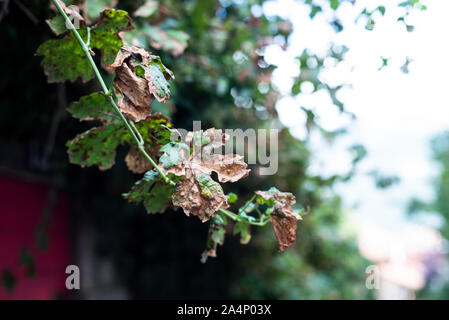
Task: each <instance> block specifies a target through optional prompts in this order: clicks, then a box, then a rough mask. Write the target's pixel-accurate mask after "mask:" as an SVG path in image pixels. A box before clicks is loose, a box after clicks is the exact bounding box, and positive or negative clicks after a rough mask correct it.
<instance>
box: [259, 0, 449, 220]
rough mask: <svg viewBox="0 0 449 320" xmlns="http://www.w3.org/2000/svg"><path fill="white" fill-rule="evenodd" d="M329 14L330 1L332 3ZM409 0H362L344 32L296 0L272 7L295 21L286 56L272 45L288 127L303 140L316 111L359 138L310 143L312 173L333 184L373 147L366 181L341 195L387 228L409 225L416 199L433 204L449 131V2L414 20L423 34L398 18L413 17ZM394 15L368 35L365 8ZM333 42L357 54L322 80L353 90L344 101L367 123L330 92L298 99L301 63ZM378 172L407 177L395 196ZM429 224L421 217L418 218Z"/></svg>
mask: <svg viewBox="0 0 449 320" xmlns="http://www.w3.org/2000/svg"><path fill="white" fill-rule="evenodd" d="M322 2H323V3H324V6H326V4H328V1H327V0H325V1H322ZM399 2H400V1H392V0H383V1H382V0H371V1H356V5H355V6H352V5H351V4H350V3H343V4H342V5H341V6H340V7H339V8H338V10H337V16H338V17H339V18H340V20H341V21H342V22H343V24H344V30H343V31H342V32H341V33H338V34H337V33H335V32H334V31H333V28H332V27H331V26H329V21H330V15H328V13H329V12H330V10H329V11H328V12H326V11H325V14H318V15H317V16H316V17H315V18H314V19H313V20H311V19H310V18H309V17H308V13H309V9H308V7H306V6H304V5H303V4H301V3H296V2H295V1H293V0H279V1H277V2H269V3H267V4H266V5H265V6H264V11H265V12H266V13H267V14H271V13H273V14H279V15H280V16H283V17H289V18H290V19H291V21H292V22H293V24H294V32H293V34H292V35H291V37H290V40H289V46H288V49H287V51H286V52H283V51H282V50H280V49H279V48H278V47H275V46H272V47H270V48H268V49H267V51H266V59H267V60H268V62H271V63H273V64H275V65H277V66H278V69H277V70H276V71H275V73H274V74H273V82H274V83H275V84H276V85H277V86H278V87H279V89H280V90H281V92H283V93H284V94H285V95H286V96H285V98H283V99H281V100H280V101H279V103H278V105H277V106H276V107H277V110H278V112H279V115H280V119H281V122H282V123H283V124H284V125H286V126H288V127H290V128H291V132H292V133H293V134H294V135H295V136H296V137H297V138H299V139H304V138H305V137H306V131H305V126H304V123H305V119H306V117H305V114H304V112H302V111H301V109H300V107H301V106H304V107H306V108H309V109H313V110H314V111H315V113H316V114H317V115H318V121H319V123H320V124H321V125H322V126H323V127H324V128H325V129H329V130H333V129H338V128H342V127H345V126H347V127H348V129H349V133H348V134H346V135H343V136H341V137H340V138H339V139H337V140H336V142H335V143H334V144H333V145H329V144H328V143H327V142H325V141H324V140H323V138H322V137H321V136H320V134H319V133H318V132H315V133H312V135H311V136H310V137H309V140H310V147H311V148H312V149H313V150H314V153H313V155H314V158H313V162H312V165H311V167H310V168H309V170H310V173H313V174H319V175H322V176H329V175H332V174H334V173H345V172H347V171H348V170H349V168H350V161H351V156H350V154H349V153H348V152H347V148H348V147H350V146H351V145H353V144H355V143H361V144H363V145H364V146H365V147H366V148H367V151H368V156H367V158H365V160H363V161H362V162H361V163H360V164H359V171H358V172H359V173H358V175H357V176H356V177H355V178H353V180H352V181H351V182H349V183H345V184H340V185H338V186H337V191H338V192H339V193H340V194H341V195H343V198H344V200H345V204H346V206H347V208H348V209H352V211H351V216H353V217H355V218H356V219H359V220H362V221H366V220H371V221H373V222H376V223H378V224H380V225H382V226H384V227H387V228H396V227H397V226H398V224H403V223H404V222H405V217H406V205H407V203H408V202H409V200H410V198H411V197H413V196H418V197H420V198H423V199H431V198H432V197H433V194H434V193H433V192H434V190H433V186H432V179H434V178H435V176H436V175H437V174H438V167H437V166H436V163H435V162H433V160H432V155H431V149H430V140H431V139H432V138H433V137H434V136H435V135H437V134H439V133H441V132H443V131H444V130H447V129H449V97H448V95H447V91H448V90H447V82H448V81H447V75H448V74H449V60H448V57H449V41H446V40H445V37H446V35H447V34H449V25H447V24H446V22H445V21H446V16H447V13H448V12H449V1H447V0H433V1H427V2H425V1H424V3H425V4H426V5H427V7H428V9H427V11H418V10H415V11H413V12H412V13H411V15H410V16H409V17H408V19H407V20H406V21H407V23H408V24H411V25H414V26H415V31H414V32H406V30H405V26H404V24H403V23H400V22H397V18H398V17H399V16H402V15H403V12H404V9H403V8H398V7H397V4H398V3H399ZM380 4H382V5H384V6H385V7H386V14H385V17H382V16H380V14H379V15H378V16H375V21H376V25H375V28H374V30H373V31H368V30H366V29H365V28H364V23H365V22H364V21H360V22H359V23H358V24H355V23H354V20H355V18H356V17H357V16H358V14H359V13H360V12H361V11H362V10H363V8H364V7H365V6H369V7H368V8H369V9H370V8H371V9H374V8H376V7H377V6H378V5H380ZM330 41H333V42H335V43H337V44H342V45H347V46H348V47H349V48H350V51H349V52H348V53H347V54H346V59H345V62H343V63H340V64H338V65H337V66H334V63H333V61H331V60H329V61H326V65H327V66H329V68H328V69H327V70H326V71H325V72H324V74H323V75H322V80H324V81H326V82H327V83H329V84H330V85H332V86H333V85H338V84H342V83H348V84H351V85H352V88H348V89H342V90H341V91H340V92H339V93H340V94H339V95H338V97H339V98H340V100H341V101H342V102H343V103H344V104H345V108H346V109H347V110H348V111H351V112H353V113H354V114H355V115H356V116H357V119H356V120H355V121H352V122H351V119H350V118H349V117H348V116H346V115H342V114H340V113H339V111H338V109H337V107H335V106H333V105H332V103H331V100H330V98H329V96H328V95H327V93H326V92H324V91H322V92H316V93H313V94H300V95H299V96H296V97H290V96H288V94H289V92H288V91H289V88H290V85H291V83H292V77H294V76H296V75H297V73H298V72H299V71H298V67H297V64H296V63H295V61H294V57H295V56H298V55H299V54H300V53H301V52H302V50H303V49H304V48H309V49H311V51H312V52H314V53H317V54H320V55H323V56H324V53H325V52H326V50H327V48H328V47H329V43H330ZM381 56H383V57H388V58H390V61H389V65H388V66H387V67H385V68H384V69H383V70H381V71H378V69H379V67H380V66H381V64H382V60H381V58H380V57H381ZM407 56H408V57H410V58H411V59H413V62H412V63H411V64H410V65H409V70H410V73H409V74H404V73H402V72H401V71H400V66H402V65H403V64H404V62H405V59H406V57H407ZM373 170H378V171H379V172H380V173H382V174H386V175H397V176H398V177H400V179H401V182H400V183H399V184H397V185H395V186H393V187H390V188H387V189H385V190H382V189H377V188H376V187H375V183H374V179H373V177H372V176H369V175H367V173H368V172H370V171H373ZM418 219H419V218H418ZM418 222H419V223H424V224H427V225H430V226H432V225H433V226H435V225H438V224H437V222H438V220H436V219H431V218H429V217H427V218H426V219H424V220H418Z"/></svg>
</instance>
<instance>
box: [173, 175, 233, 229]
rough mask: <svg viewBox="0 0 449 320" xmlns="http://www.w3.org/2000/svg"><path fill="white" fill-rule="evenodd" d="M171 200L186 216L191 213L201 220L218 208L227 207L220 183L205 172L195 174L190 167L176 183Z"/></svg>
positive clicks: (205, 219)
mask: <svg viewBox="0 0 449 320" xmlns="http://www.w3.org/2000/svg"><path fill="white" fill-rule="evenodd" d="M172 200H173V205H174V206H177V207H181V208H183V210H184V213H185V214H186V215H187V216H189V215H190V213H192V214H193V215H195V216H197V217H198V218H199V219H200V220H201V221H202V222H205V221H207V220H209V219H210V218H211V217H212V216H213V215H214V214H215V212H217V210H218V209H220V208H222V209H226V208H228V207H229V205H228V203H227V202H226V200H227V198H226V196H225V195H224V193H223V189H222V188H221V186H220V184H219V183H217V182H215V181H214V180H212V178H211V177H210V176H208V175H206V174H200V175H198V176H195V174H194V173H193V172H192V170H191V169H187V170H186V174H185V178H184V179H182V180H180V181H178V183H177V184H176V186H175V190H174V192H173V197H172Z"/></svg>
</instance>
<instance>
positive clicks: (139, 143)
mask: <svg viewBox="0 0 449 320" xmlns="http://www.w3.org/2000/svg"><path fill="white" fill-rule="evenodd" d="M53 3H54V4H55V6H56V8H58V11H59V13H60V14H61V15H62V16H63V17H64V19H65V21H66V25H68V26H69V29H70V30H71V31H72V33H73V34H74V35H75V38H76V40H78V43H79V44H80V46H81V49H82V50H83V52H84V54H85V55H86V57H87V60H89V63H90V65H91V67H92V69H93V70H94V73H95V76H96V77H97V79H98V82H99V83H100V86H101V89H102V90H103V93H104V94H105V95H107V96H108V97H109V101H110V102H111V105H112V107H113V108H114V110H115V111H116V112H117V114H118V115H119V116H120V120H122V122H123V124H124V125H125V127H126V129H128V131H129V132H130V133H131V136H132V137H133V139H134V140H135V141H136V143H137V146H138V147H139V150H140V152H141V153H142V154H143V155H144V156H145V158H147V159H148V161H149V162H150V163H151V165H152V166H153V167H154V168H155V169H156V171H157V172H158V173H159V174H160V176H161V177H162V178H163V179H164V180H165V182H166V183H170V184H172V185H174V184H175V183H174V182H173V181H172V180H170V178H168V177H167V176H166V175H165V173H164V172H163V171H162V170H161V169H160V168H159V166H158V165H157V164H156V162H154V160H153V159H152V158H151V157H150V156H149V155H148V153H147V152H146V151H145V148H144V145H143V139H142V137H141V136H140V133H138V134H139V137H138V136H136V132H138V131H137V129H136V131H134V130H133V128H132V127H131V125H130V124H129V122H128V121H127V120H126V118H125V116H124V115H123V113H122V112H121V111H120V109H119V108H118V106H117V104H116V103H115V101H114V97H113V95H110V93H111V92H112V91H110V90H109V89H108V87H107V86H106V84H105V82H104V80H103V77H102V76H101V73H100V70H98V68H97V65H96V64H95V61H94V60H93V59H92V56H91V54H90V50H89V47H88V46H87V45H86V43H85V42H84V40H83V39H82V38H81V36H80V34H79V33H78V31H77V30H76V28H75V26H74V25H73V23H72V21H70V19H69V17H68V16H67V14H66V13H65V11H64V9H62V7H61V5H60V4H59V1H58V0H53ZM89 40H90V32H89V33H88V40H87V41H88V42H90V41H89ZM133 125H134V124H133ZM134 128H135V126H134ZM139 138H140V139H139Z"/></svg>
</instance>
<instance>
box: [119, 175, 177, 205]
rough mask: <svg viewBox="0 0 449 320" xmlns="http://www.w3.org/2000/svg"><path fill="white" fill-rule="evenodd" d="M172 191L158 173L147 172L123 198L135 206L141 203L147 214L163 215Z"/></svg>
mask: <svg viewBox="0 0 449 320" xmlns="http://www.w3.org/2000/svg"><path fill="white" fill-rule="evenodd" d="M173 189H174V187H173V186H172V185H170V184H167V183H165V181H163V180H162V179H161V178H160V176H159V174H158V172H156V171H148V172H147V173H146V174H145V175H144V177H143V178H142V179H141V180H139V181H137V182H136V183H135V184H134V186H133V187H132V189H131V191H129V192H128V193H125V194H123V197H124V198H125V199H127V200H128V201H129V202H133V203H136V204H138V203H141V202H143V205H144V207H145V209H146V211H147V212H148V213H163V212H164V211H165V210H166V209H167V207H168V206H169V205H170V203H171V195H172V193H173Z"/></svg>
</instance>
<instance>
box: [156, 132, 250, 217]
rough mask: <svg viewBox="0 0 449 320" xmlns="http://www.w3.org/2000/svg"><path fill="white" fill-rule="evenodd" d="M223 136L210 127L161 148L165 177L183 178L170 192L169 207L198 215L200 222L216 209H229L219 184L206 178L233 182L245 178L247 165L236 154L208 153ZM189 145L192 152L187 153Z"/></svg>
mask: <svg viewBox="0 0 449 320" xmlns="http://www.w3.org/2000/svg"><path fill="white" fill-rule="evenodd" d="M226 140H227V135H225V134H223V133H222V131H221V130H216V129H214V128H212V129H208V130H206V131H204V132H203V131H197V132H189V133H188V134H187V136H186V143H187V144H185V143H181V142H170V143H169V144H167V145H165V146H163V147H162V148H161V152H163V153H164V154H163V155H162V156H161V157H160V158H159V162H160V163H161V164H162V166H161V169H162V170H163V171H165V173H166V174H173V175H175V176H178V177H183V178H182V179H181V180H180V181H179V182H178V185H177V187H176V188H175V192H174V193H173V205H175V206H177V207H181V208H183V210H184V212H185V213H186V214H187V215H189V214H190V213H192V214H193V215H196V216H198V217H199V218H200V219H201V220H202V221H203V222H204V221H207V220H209V219H210V217H212V216H213V215H214V214H215V212H217V211H218V209H220V208H222V209H226V208H228V207H229V204H228V203H227V197H226V196H225V195H224V193H223V189H222V188H221V186H220V184H219V183H217V182H216V181H214V180H213V179H212V178H211V177H210V175H211V173H212V172H213V171H215V172H216V173H217V174H218V179H219V181H220V182H235V181H238V180H240V179H241V178H244V177H246V176H247V175H248V173H249V171H250V170H248V169H246V167H247V164H246V163H245V162H243V160H242V157H241V156H238V155H232V154H230V155H221V154H211V152H212V151H213V150H214V149H215V148H218V147H221V146H223V145H224V143H225V142H226ZM189 146H192V149H193V153H192V154H190V155H189V153H190V147H189Z"/></svg>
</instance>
